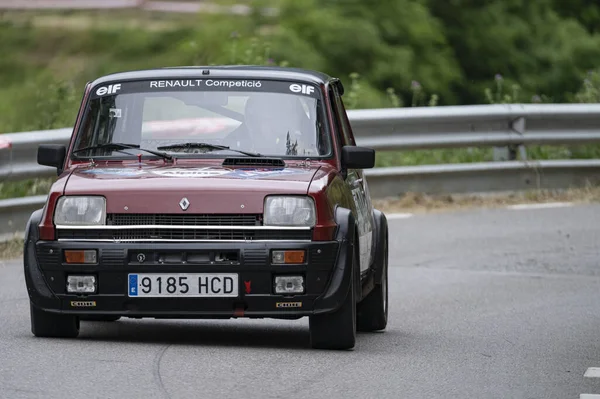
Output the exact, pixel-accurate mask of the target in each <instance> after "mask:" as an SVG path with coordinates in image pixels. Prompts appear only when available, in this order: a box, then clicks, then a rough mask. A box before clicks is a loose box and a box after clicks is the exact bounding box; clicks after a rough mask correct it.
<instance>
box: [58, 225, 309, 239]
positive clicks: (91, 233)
mask: <svg viewBox="0 0 600 399" xmlns="http://www.w3.org/2000/svg"><path fill="white" fill-rule="evenodd" d="M311 237H312V232H311V231H310V230H259V229H256V230H240V229H197V228H196V229H169V228H156V229H155V228H148V229H145V228H144V229H118V230H117V229H115V230H110V229H85V230H76V229H74V230H71V229H60V230H58V238H59V239H63V240H64V239H70V240H77V239H86V240H115V241H123V242H127V241H135V240H150V241H169V240H206V241H208V240H210V241H213V240H235V241H251V240H310V239H311Z"/></svg>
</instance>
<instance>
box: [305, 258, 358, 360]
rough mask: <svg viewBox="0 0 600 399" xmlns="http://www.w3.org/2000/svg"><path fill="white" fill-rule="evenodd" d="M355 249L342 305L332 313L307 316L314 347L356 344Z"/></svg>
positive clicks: (343, 347)
mask: <svg viewBox="0 0 600 399" xmlns="http://www.w3.org/2000/svg"><path fill="white" fill-rule="evenodd" d="M356 267H358V264H357V259H356V250H355V251H354V256H353V257H352V271H351V272H352V280H353V281H351V282H350V289H349V291H348V294H347V295H346V299H345V300H344V303H343V304H342V306H341V307H340V308H339V309H338V310H336V311H335V312H333V313H326V314H321V315H314V316H310V317H309V329H310V344H311V346H312V347H313V348H314V349H352V348H354V346H355V344H356V292H355V291H356V284H355V281H354V280H355V279H356Z"/></svg>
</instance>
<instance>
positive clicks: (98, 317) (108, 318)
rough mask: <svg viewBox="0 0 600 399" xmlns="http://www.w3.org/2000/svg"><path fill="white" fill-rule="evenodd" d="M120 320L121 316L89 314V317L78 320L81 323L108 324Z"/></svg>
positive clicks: (81, 317)
mask: <svg viewBox="0 0 600 399" xmlns="http://www.w3.org/2000/svg"><path fill="white" fill-rule="evenodd" d="M120 318H121V316H102V315H95V314H90V315H85V316H80V317H79V320H81V321H106V322H110V321H117V320H119V319H120Z"/></svg>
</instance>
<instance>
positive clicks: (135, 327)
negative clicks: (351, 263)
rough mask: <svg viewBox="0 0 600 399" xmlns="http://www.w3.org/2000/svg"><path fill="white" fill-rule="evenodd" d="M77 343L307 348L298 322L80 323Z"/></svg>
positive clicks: (302, 326) (306, 335)
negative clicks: (84, 341) (85, 341)
mask: <svg viewBox="0 0 600 399" xmlns="http://www.w3.org/2000/svg"><path fill="white" fill-rule="evenodd" d="M78 339H80V340H89V341H102V342H107V341H108V342H129V343H154V344H172V345H204V346H239V347H270V348H286V349H309V348H310V339H309V332H308V326H306V323H302V322H301V321H300V320H298V321H295V322H291V323H287V322H286V324H281V325H280V324H272V323H265V324H263V325H261V324H258V323H256V324H245V323H243V322H242V323H239V322H231V323H228V321H218V322H216V321H204V320H203V321H189V320H186V321H179V320H154V319H146V320H135V321H133V320H127V319H125V320H120V321H117V322H112V323H103V322H82V324H81V334H80V336H79V338H78Z"/></svg>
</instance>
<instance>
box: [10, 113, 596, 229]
mask: <svg viewBox="0 0 600 399" xmlns="http://www.w3.org/2000/svg"><path fill="white" fill-rule="evenodd" d="M348 115H349V119H350V122H351V124H352V127H353V130H354V133H355V136H356V138H357V144H358V145H364V146H368V147H371V148H375V149H376V150H379V151H390V150H414V149H434V148H450V147H482V146H486V147H510V148H512V149H520V150H521V158H525V157H524V156H526V151H525V150H524V148H525V147H524V146H525V145H532V144H548V145H558V144H587V143H600V104H540V105H530V104H508V105H475V106H449V107H445V106H442V107H422V108H393V109H373V110H351V111H349V112H348ZM71 131H72V129H70V128H66V129H57V130H49V131H37V132H27V133H11V134H3V135H0V181H2V180H21V179H25V178H31V177H44V176H48V177H50V176H56V172H55V170H54V169H52V168H48V167H44V166H40V165H38V164H37V160H36V158H37V146H38V145H39V144H41V143H55V144H67V143H68V141H69V138H70V136H71ZM509 158H510V157H509ZM599 172H600V160H596V159H591V160H553V161H528V160H526V159H523V160H520V161H516V160H511V159H509V160H508V161H504V162H483V163H468V164H440V165H421V166H405V167H391V168H375V169H371V170H367V171H366V172H365V174H366V177H367V179H368V182H369V189H370V192H371V195H372V196H373V197H374V198H381V197H387V196H396V195H399V194H402V193H405V192H411V191H413V192H427V193H447V192H452V193H464V192H489V191H510V190H524V189H532V188H551V189H555V188H568V187H573V186H582V185H585V184H586V183H588V182H597V181H599V180H600V173H599ZM44 198H45V197H43V196H42V197H37V198H36V199H33V198H29V199H28V198H26V199H16V200H10V201H9V202H6V201H0V215H2V218H1V220H2V222H1V223H0V234H2V233H7V232H10V231H12V230H14V227H15V226H18V225H19V223H20V222H18V220H22V219H23V217H22V216H18V214H19V212H25V214H27V212H28V213H29V214H31V212H32V211H33V210H35V209H39V208H40V207H42V205H43V203H44ZM21 201H22V202H23V203H27V206H26V207H25V208H27V207H29V208H27V210H24V209H25V208H23V207H21ZM9 215H11V216H9ZM13 219H14V220H15V222H12V220H13ZM9 222H10V225H9ZM15 223H16V224H15ZM10 229H12V230H10Z"/></svg>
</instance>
